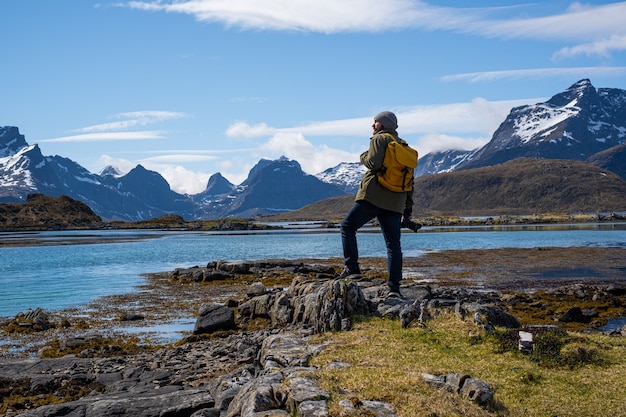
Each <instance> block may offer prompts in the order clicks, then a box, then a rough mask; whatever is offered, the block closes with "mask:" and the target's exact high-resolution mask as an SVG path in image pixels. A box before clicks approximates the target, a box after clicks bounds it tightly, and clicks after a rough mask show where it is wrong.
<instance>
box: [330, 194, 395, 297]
mask: <svg viewBox="0 0 626 417" xmlns="http://www.w3.org/2000/svg"><path fill="white" fill-rule="evenodd" d="M375 217H376V218H377V219H378V223H379V224H380V229H381V231H382V232H383V237H384V238H385V245H386V246H387V272H388V274H389V280H388V281H387V284H388V285H389V289H390V290H391V291H399V290H400V281H401V280H402V248H401V247H400V223H401V222H402V214H400V213H396V212H393V211H389V210H384V209H381V208H379V207H376V206H375V205H373V204H371V203H368V202H367V201H357V202H356V203H354V205H353V206H352V208H351V209H350V211H349V212H348V214H347V215H346V217H345V218H344V219H343V221H342V222H341V243H342V245H343V258H344V262H345V264H346V267H347V268H348V270H350V271H351V272H352V271H359V270H360V268H359V249H358V245H357V240H356V232H357V230H359V229H360V228H361V227H362V226H363V225H364V224H365V223H367V222H369V221H370V220H372V219H373V218H375Z"/></svg>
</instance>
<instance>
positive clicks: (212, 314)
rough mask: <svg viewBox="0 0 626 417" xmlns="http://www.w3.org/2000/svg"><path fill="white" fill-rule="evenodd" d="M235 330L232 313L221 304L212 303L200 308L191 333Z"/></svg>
mask: <svg viewBox="0 0 626 417" xmlns="http://www.w3.org/2000/svg"><path fill="white" fill-rule="evenodd" d="M236 328H237V325H236V324H235V313H234V311H233V310H232V309H230V308H228V307H226V306H224V305H222V304H217V303H212V304H207V305H205V306H203V307H202V308H200V312H199V313H198V319H197V320H196V325H195V326H194V329H193V333H194V334H202V333H211V332H214V331H216V330H232V329H236Z"/></svg>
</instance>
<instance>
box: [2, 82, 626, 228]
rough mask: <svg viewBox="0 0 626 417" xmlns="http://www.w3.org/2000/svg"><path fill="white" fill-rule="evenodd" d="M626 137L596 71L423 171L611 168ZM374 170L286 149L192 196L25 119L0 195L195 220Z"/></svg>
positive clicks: (624, 121) (6, 150)
mask: <svg viewBox="0 0 626 417" xmlns="http://www.w3.org/2000/svg"><path fill="white" fill-rule="evenodd" d="M624 143H626V91H625V90H619V89H608V88H600V89H596V88H595V87H593V86H592V85H591V82H590V81H589V80H581V81H579V82H577V83H576V84H574V85H572V86H571V87H570V88H569V89H567V90H565V91H564V92H562V93H559V94H557V95H555V96H554V97H552V98H551V99H550V100H548V101H547V102H545V103H539V104H535V105H532V106H522V107H517V108H514V109H512V110H511V112H510V114H509V115H508V117H507V118H506V120H505V121H504V122H503V123H502V124H501V125H500V127H499V128H498V129H497V130H496V132H495V133H494V135H493V137H492V139H491V141H490V142H489V143H488V144H486V145H485V146H484V147H482V148H481V149H479V150H474V151H445V152H438V153H432V154H427V155H424V156H423V157H422V158H420V164H419V165H418V169H417V171H416V176H426V175H428V174H432V173H439V172H449V171H460V170H464V169H469V168H474V167H483V166H490V165H495V164H499V163H502V162H506V161H510V160H512V159H516V158H519V157H535V158H548V159H576V160H581V161H584V160H587V161H589V162H591V163H594V164H596V165H597V166H601V167H606V168H607V169H613V170H615V169H616V168H611V167H617V168H619V167H620V166H623V163H622V162H620V161H623V160H624V153H625V150H624V148H623V147H621V146H620V144H624ZM607 150H610V151H607ZM594 155H597V157H594ZM592 161H593V162H592ZM364 172H365V167H364V166H362V165H361V164H360V163H342V164H339V165H338V166H336V167H333V168H330V169H328V170H326V171H324V172H321V173H319V174H317V175H315V176H313V175H308V174H305V173H304V172H303V171H302V169H301V167H300V164H299V163H298V162H296V161H292V160H289V159H287V158H285V157H282V158H280V159H278V160H275V161H270V160H261V161H259V162H258V163H257V165H256V166H255V167H253V168H252V169H251V170H250V173H249V175H248V178H247V179H246V180H245V181H244V182H243V183H241V184H239V185H233V184H231V183H230V182H228V180H226V179H225V178H224V177H222V176H221V174H219V173H217V174H214V175H213V176H212V177H211V178H210V179H209V181H208V183H207V188H206V189H205V191H203V192H202V193H199V194H196V195H182V194H178V193H176V192H174V191H172V190H171V189H170V187H169V185H168V183H167V182H166V181H165V179H164V178H163V177H162V176H161V175H159V174H158V173H156V172H153V171H148V170H146V169H145V168H143V167H142V166H141V165H139V166H137V167H136V168H135V169H133V170H132V171H130V172H129V173H127V174H126V175H120V173H119V172H117V171H115V170H112V169H110V168H105V169H104V170H103V171H102V172H101V173H100V174H93V173H90V172H89V171H87V170H86V169H85V168H83V167H81V166H80V165H79V164H77V163H75V162H73V161H71V160H70V159H67V158H63V157H60V156H44V155H42V154H41V150H40V149H39V147H38V146H37V145H36V144H35V145H29V144H28V143H27V142H26V140H25V138H24V136H23V135H21V134H20V133H19V130H18V128H17V127H11V126H8V127H0V203H2V202H23V201H25V200H26V197H27V196H28V195H29V194H35V193H39V194H45V195H49V196H53V197H58V196H61V195H67V196H68V197H71V198H73V199H76V200H79V201H82V202H84V203H85V204H87V205H88V206H89V207H90V208H91V209H92V210H93V211H94V212H95V213H97V214H98V215H99V216H101V217H102V218H103V219H104V220H127V221H136V220H145V219H150V218H154V217H159V216H162V215H164V214H168V213H175V214H178V215H180V216H183V217H184V218H185V219H187V220H193V219H217V218H220V217H231V216H237V217H246V218H248V217H253V216H257V215H265V214H271V213H276V212H281V211H290V210H294V209H298V208H301V207H303V206H304V205H307V204H309V203H313V202H316V201H319V200H323V199H325V198H328V197H334V196H340V195H348V194H354V193H355V192H356V190H357V188H358V185H359V183H360V181H361V178H362V176H363V173H364ZM615 172H617V171H615Z"/></svg>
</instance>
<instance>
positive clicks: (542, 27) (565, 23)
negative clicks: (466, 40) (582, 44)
mask: <svg viewBox="0 0 626 417" xmlns="http://www.w3.org/2000/svg"><path fill="white" fill-rule="evenodd" d="M624 16H626V3H624V2H619V3H613V4H606V5H600V6H584V7H583V6H582V5H580V4H575V5H574V6H573V7H570V8H569V9H568V10H566V11H565V12H564V13H561V14H556V15H552V16H543V17H534V18H522V19H505V20H476V21H474V22H472V23H471V24H470V25H468V26H467V28H466V29H465V31H467V32H471V33H476V34H480V35H485V36H494V37H495V36H497V37H503V38H509V39H538V40H546V39H558V40H583V41H586V40H589V39H604V38H606V37H608V36H611V35H614V34H624V33H626V25H624ZM459 29H462V28H459Z"/></svg>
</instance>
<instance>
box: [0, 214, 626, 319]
mask: <svg viewBox="0 0 626 417" xmlns="http://www.w3.org/2000/svg"><path fill="white" fill-rule="evenodd" d="M103 241H104V242H107V243H101V242H103ZM96 242H100V243H96ZM9 243H10V244H11V245H13V246H7V245H8V244H9ZM20 245H22V246H20ZM402 246H403V253H404V256H405V257H411V256H420V255H421V254H423V253H424V252H426V251H439V250H450V249H490V248H503V247H508V248H532V247H540V246H555V247H574V246H595V247H626V224H625V223H612V224H583V225H558V226H554V225H552V226H548V225H542V226H510V227H498V228H486V227H464V228H446V227H437V228H428V227H427V228H424V229H422V230H421V231H420V232H419V233H412V232H407V233H404V234H403V236H402ZM359 250H360V254H361V256H362V257H380V256H385V247H384V243H383V239H382V236H381V235H380V233H379V232H378V231H377V229H370V230H363V232H361V233H359ZM331 257H341V239H340V236H339V232H338V230H337V229H315V228H311V229H298V230H295V229H286V230H281V231H275V232H256V233H239V234H228V233H209V232H161V231H117V230H115V231H97V232H94V231H78V232H40V233H0V271H1V273H0V316H13V315H15V314H16V313H18V312H20V311H26V310H28V309H34V308H37V307H41V308H44V309H49V310H55V309H60V308H66V307H70V306H76V305H80V304H84V303H87V302H89V301H91V300H93V299H95V298H97V297H100V296H105V295H112V294H122V293H128V292H131V291H133V290H134V289H135V287H136V286H137V285H140V284H141V283H143V278H142V274H146V273H150V272H162V271H170V270H173V269H175V268H177V267H190V266H194V265H205V264H206V263H207V262H208V261H213V260H217V259H226V260H233V261H234V260H257V259H267V258H286V259H297V258H320V259H323V258H331Z"/></svg>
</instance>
